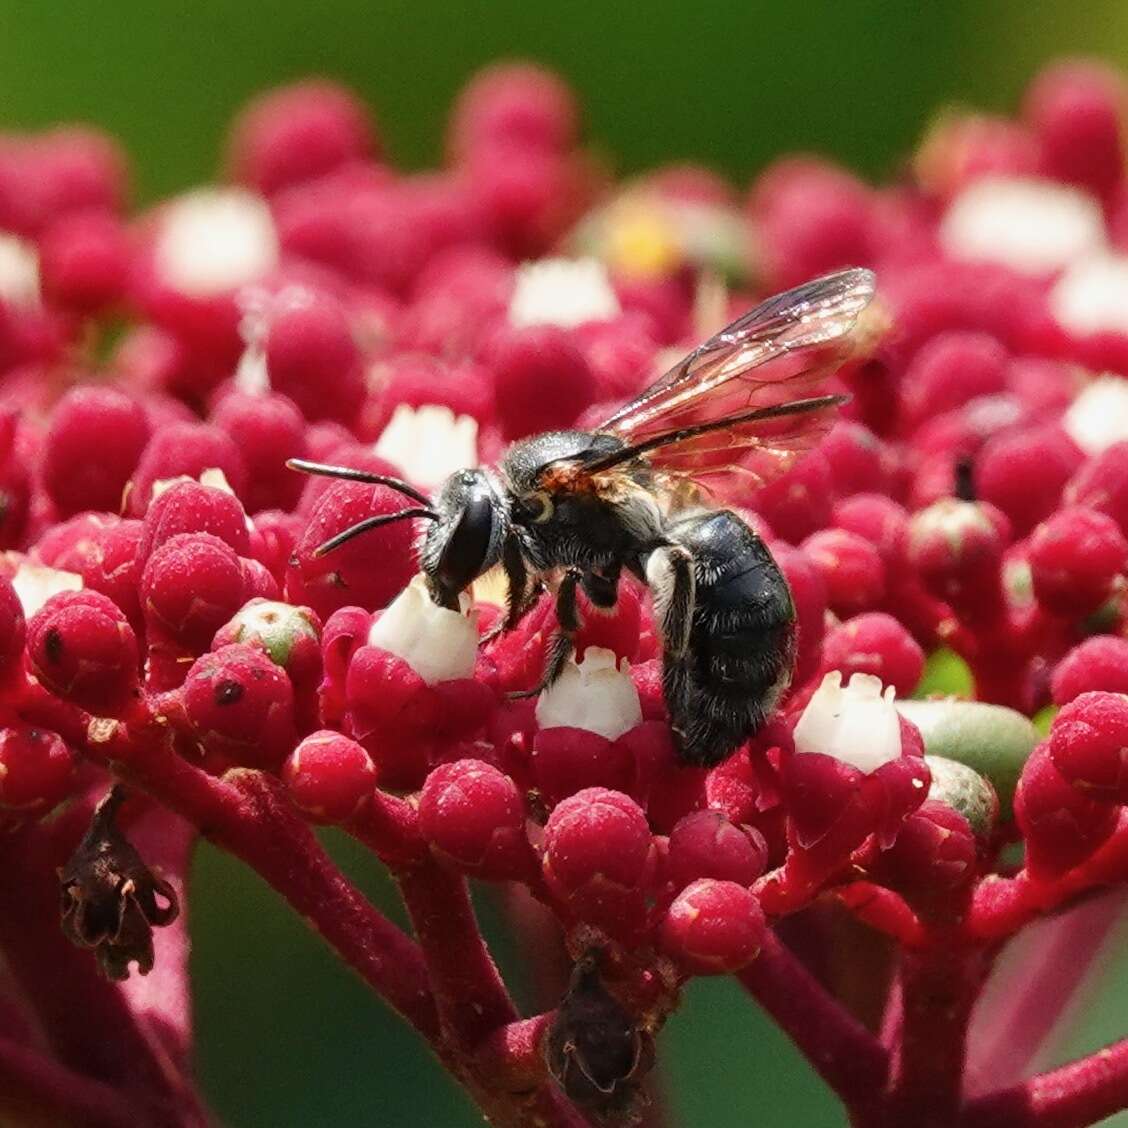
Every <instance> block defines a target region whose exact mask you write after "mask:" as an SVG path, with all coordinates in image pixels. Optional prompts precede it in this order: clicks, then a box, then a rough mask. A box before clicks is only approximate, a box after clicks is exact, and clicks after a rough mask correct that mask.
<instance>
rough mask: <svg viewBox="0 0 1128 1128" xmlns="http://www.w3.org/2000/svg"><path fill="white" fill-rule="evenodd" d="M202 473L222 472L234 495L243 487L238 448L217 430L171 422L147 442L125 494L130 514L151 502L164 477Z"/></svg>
mask: <svg viewBox="0 0 1128 1128" xmlns="http://www.w3.org/2000/svg"><path fill="white" fill-rule="evenodd" d="M205 470H222V471H223V475H224V477H225V478H226V479H227V481H228V482H229V483H230V485H231V488H232V489H233V490H234V491H235V493H236V494H241V493H242V491H243V490H244V489H245V488H246V473H247V471H246V467H245V466H244V464H243V456H242V455H241V454H240V453H239V448H238V447H237V446H236V445H235V443H234V442H233V441H232V440H231V438H230V437H229V436H228V435H226V434H225V433H224V432H223V431H221V430H219V429H218V428H217V427H212V426H209V425H208V424H205V423H173V424H172V425H171V426H169V427H164V428H163V429H162V430H160V431H158V432H157V434H155V435H154V436H153V437H152V438H151V439H150V440H149V444H148V446H146V447H145V452H144V453H143V454H142V455H141V460H140V462H139V463H138V465H137V470H136V473H135V474H134V475H133V482H132V485H131V487H130V493H129V509H130V512H131V513H132V514H133V515H134V516H137V517H140V516H142V515H143V514H144V513H145V510H146V509H148V507H149V504H150V502H152V500H153V486H154V485H155V484H156V483H157V482H159V481H163V480H165V479H167V478H179V477H181V476H185V477H188V478H197V479H198V478H199V477H200V475H201V474H202V473H203V472H204V471H205Z"/></svg>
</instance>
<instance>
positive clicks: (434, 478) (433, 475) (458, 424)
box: [373, 403, 478, 488]
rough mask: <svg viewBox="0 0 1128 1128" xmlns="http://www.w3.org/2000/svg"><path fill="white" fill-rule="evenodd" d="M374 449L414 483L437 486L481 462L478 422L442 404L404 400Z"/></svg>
mask: <svg viewBox="0 0 1128 1128" xmlns="http://www.w3.org/2000/svg"><path fill="white" fill-rule="evenodd" d="M373 450H374V452H375V453H376V454H378V455H379V456H380V457H381V458H386V459H388V461H389V462H394V463H395V464H396V465H397V466H398V467H399V468H400V470H401V472H402V473H403V475H404V477H406V478H408V479H410V480H411V481H412V482H415V483H416V484H417V485H420V486H424V487H428V488H430V487H434V486H437V485H440V484H441V483H442V482H444V481H445V480H446V479H447V478H448V477H449V476H450V475H451V474H453V473H454V472H455V471H456V470H465V469H467V468H469V467H473V466H477V465H478V422H477V420H476V419H472V418H471V417H470V416H469V415H455V414H454V412H453V411H451V409H450V408H449V407H444V406H443V405H441V404H423V405H422V406H421V407H409V406H408V405H407V404H405V403H401V404H400V405H399V407H397V408H396V410H395V412H394V413H393V415H392V418H391V420H390V421H389V423H388V425H387V426H386V427H385V428H384V430H383V431H382V432H381V433H380V438H379V439H377V440H376V445H375V447H373Z"/></svg>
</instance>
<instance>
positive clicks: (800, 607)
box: [772, 544, 827, 686]
mask: <svg viewBox="0 0 1128 1128" xmlns="http://www.w3.org/2000/svg"><path fill="white" fill-rule="evenodd" d="M772 556H773V557H774V558H775V562H776V564H778V565H779V569H780V571H781V572H782V573H783V576H784V579H786V580H787V586H788V587H789V588H790V589H791V599H792V602H793V603H794V604H795V635H796V642H797V644H798V645H797V651H796V657H795V673H794V675H793V677H792V684H794V685H797V686H800V685H803V684H804V682H806V681H807V680H808V678H810V677H811V675H812V674H814V673H815V671H816V670H817V669H818V668H819V661H820V658H821V655H822V643H823V633H824V631H825V629H826V626H825V624H826V609H827V590H826V581H825V580H824V579H823V576H822V572H821V571H820V570H819V569H818V568H817V567H816V566H815V564H814V563H813V561H812V560H811V559H810V557H809V556H808V555H807V554H806V553H805V552H800V551H799V550H798V549H796V548H791V547H790V546H789V545H786V544H775V545H772Z"/></svg>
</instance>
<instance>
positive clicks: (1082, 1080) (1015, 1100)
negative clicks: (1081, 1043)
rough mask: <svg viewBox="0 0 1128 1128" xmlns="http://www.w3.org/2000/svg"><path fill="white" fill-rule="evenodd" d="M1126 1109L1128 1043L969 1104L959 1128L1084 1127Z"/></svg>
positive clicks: (1127, 1101)
mask: <svg viewBox="0 0 1128 1128" xmlns="http://www.w3.org/2000/svg"><path fill="white" fill-rule="evenodd" d="M1123 1108H1128V1038H1125V1039H1122V1040H1121V1041H1119V1042H1114V1043H1113V1044H1112V1045H1111V1046H1106V1047H1105V1048H1104V1049H1103V1050H1098V1051H1097V1052H1096V1053H1095V1054H1090V1055H1089V1056H1088V1057H1085V1058H1082V1059H1081V1060H1080V1061H1075V1062H1071V1063H1070V1064H1069V1065H1063V1066H1062V1067H1061V1068H1060V1069H1052V1070H1050V1071H1049V1072H1048V1073H1040V1074H1038V1075H1037V1076H1035V1077H1031V1078H1030V1079H1029V1080H1028V1081H1024V1082H1023V1083H1022V1084H1020V1085H1014V1086H1012V1087H1011V1088H1009V1089H1002V1090H999V1091H998V1092H995V1093H990V1094H988V1095H987V1096H984V1097H980V1098H978V1099H977V1100H974V1101H970V1102H968V1104H967V1106H966V1108H965V1110H964V1113H963V1116H961V1117H960V1119H959V1121H958V1124H959V1128H1082V1126H1083V1125H1086V1124H1095V1123H1096V1122H1097V1121H1099V1120H1103V1119H1104V1118H1105V1117H1106V1116H1111V1115H1112V1114H1113V1113H1115V1112H1119V1111H1120V1110H1121V1109H1123Z"/></svg>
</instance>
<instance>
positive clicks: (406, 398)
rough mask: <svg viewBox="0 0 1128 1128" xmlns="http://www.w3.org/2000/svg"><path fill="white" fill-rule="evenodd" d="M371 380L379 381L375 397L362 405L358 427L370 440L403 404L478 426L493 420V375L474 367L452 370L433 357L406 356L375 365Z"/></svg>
mask: <svg viewBox="0 0 1128 1128" xmlns="http://www.w3.org/2000/svg"><path fill="white" fill-rule="evenodd" d="M371 379H372V381H373V382H375V381H378V382H379V385H378V387H379V390H378V394H377V396H376V397H375V398H374V399H370V400H369V402H368V403H367V404H365V408H364V413H363V416H362V418H361V421H360V426H359V428H358V430H359V432H360V434H361V435H362V437H365V438H368V439H371V440H376V439H378V438H380V435H381V433H382V432H383V431H384V428H385V427H387V425H388V423H389V422H390V421H391V419H392V416H393V414H394V412H395V410H396V408H398V407H401V406H404V405H406V406H407V407H413V408H420V407H425V406H427V405H428V404H438V405H441V406H444V407H449V408H450V410H451V411H452V412H453V413H454V415H455V416H456V417H457V416H459V415H468V416H470V418H472V419H476V420H477V421H478V423H479V424H480V425H485V424H487V423H489V422H491V421H492V419H493V417H494V387H493V375H492V373H490V372H488V371H487V370H486V369H485V368H483V367H481V366H479V365H476V364H471V363H469V362H467V363H464V364H461V365H458V366H457V367H455V366H452V365H449V364H446V363H444V362H443V361H441V360H439V359H438V358H437V357H432V356H424V355H422V354H414V353H407V354H403V355H400V356H394V357H390V358H389V359H388V360H387V361H386V362H382V363H380V364H379V365H377V366H376V367H375V369H374V370H373V373H372V377H371Z"/></svg>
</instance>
